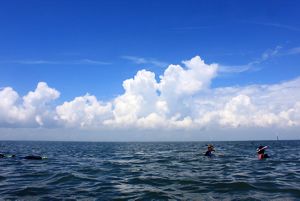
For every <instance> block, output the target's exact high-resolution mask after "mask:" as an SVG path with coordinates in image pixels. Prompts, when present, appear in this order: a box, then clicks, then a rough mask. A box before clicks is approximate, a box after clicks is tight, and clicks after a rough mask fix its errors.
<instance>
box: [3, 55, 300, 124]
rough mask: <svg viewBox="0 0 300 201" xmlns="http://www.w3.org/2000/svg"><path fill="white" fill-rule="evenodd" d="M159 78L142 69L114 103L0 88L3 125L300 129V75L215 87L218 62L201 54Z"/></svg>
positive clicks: (41, 89)
mask: <svg viewBox="0 0 300 201" xmlns="http://www.w3.org/2000/svg"><path fill="white" fill-rule="evenodd" d="M182 64H183V65H169V66H168V67H167V68H166V70H165V71H164V73H163V74H162V75H161V76H159V77H156V75H155V74H154V73H153V72H150V71H147V70H140V71H138V72H137V73H136V75H135V76H134V77H133V78H131V79H127V80H125V81H124V82H123V88H124V93H123V94H121V95H119V96H118V97H116V98H115V99H113V100H112V101H109V102H103V101H101V100H98V99H97V97H95V96H93V95H90V94H86V95H84V96H79V97H75V98H74V99H73V100H71V101H66V102H64V103H63V104H61V105H55V100H56V99H58V98H59V95H60V93H59V92H58V91H57V90H56V89H53V88H51V87H49V86H48V85H47V84H46V83H44V82H40V83H38V85H37V88H36V89H35V90H34V91H31V92H29V93H28V94H27V95H25V96H24V97H20V96H19V95H18V93H17V92H16V91H14V90H13V89H12V88H11V87H5V88H2V89H0V125H1V127H68V128H83V129H131V128H134V129H167V130H172V129H203V128H208V129H209V128H210V127H220V128H223V127H274V126H277V127H283V128H285V127H295V126H300V77H299V78H296V79H294V80H290V81H285V82H282V83H278V84H273V85H250V86H245V87H220V88H211V87H210V84H211V82H212V81H213V79H214V78H215V77H216V76H218V72H219V65H218V64H206V63H205V62H204V61H203V60H202V59H201V58H200V57H199V56H196V57H194V58H192V59H191V60H187V61H183V62H182Z"/></svg>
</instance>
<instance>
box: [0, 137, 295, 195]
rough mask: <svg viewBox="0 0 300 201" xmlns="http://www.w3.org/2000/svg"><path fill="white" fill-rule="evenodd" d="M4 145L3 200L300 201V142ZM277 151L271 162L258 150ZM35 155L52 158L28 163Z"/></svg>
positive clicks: (0, 162)
mask: <svg viewBox="0 0 300 201" xmlns="http://www.w3.org/2000/svg"><path fill="white" fill-rule="evenodd" d="M205 144H206V143H205V142H130V143H129V142H128V143H125V142H123V143H117V142H115V143H108V142H105V143H101V142H13V141H8V142H5V141H1V142H0V149H1V153H9V154H16V155H17V157H16V158H0V167H1V168H0V198H1V199H4V200H5V199H11V200H75V199H76V200H114V199H116V200H151V199H156V200H172V199H173V200H300V169H299V167H300V141H269V142H215V143H214V145H215V148H216V155H217V156H216V157H213V158H207V157H204V156H203V152H204V151H205V149H206V148H205ZM261 144H262V145H269V146H270V149H268V150H267V152H268V154H269V155H270V156H271V158H269V159H267V160H262V161H259V160H257V157H256V155H255V149H256V147H257V146H259V145H261ZM29 154H39V155H43V156H47V157H48V159H47V160H41V161H30V160H24V159H22V157H23V156H25V155H29Z"/></svg>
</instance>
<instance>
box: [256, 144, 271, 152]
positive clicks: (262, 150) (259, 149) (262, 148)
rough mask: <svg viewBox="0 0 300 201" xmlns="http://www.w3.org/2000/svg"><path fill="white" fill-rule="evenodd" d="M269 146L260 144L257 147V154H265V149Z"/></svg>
mask: <svg viewBox="0 0 300 201" xmlns="http://www.w3.org/2000/svg"><path fill="white" fill-rule="evenodd" d="M267 148H268V146H262V145H261V146H259V147H258V148H257V149H256V152H257V154H264V153H265V149H267Z"/></svg>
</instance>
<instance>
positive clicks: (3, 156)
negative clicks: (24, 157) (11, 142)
mask: <svg viewBox="0 0 300 201" xmlns="http://www.w3.org/2000/svg"><path fill="white" fill-rule="evenodd" d="M13 157H15V155H9V154H0V158H13Z"/></svg>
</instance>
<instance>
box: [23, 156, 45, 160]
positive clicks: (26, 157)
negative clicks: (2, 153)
mask: <svg viewBox="0 0 300 201" xmlns="http://www.w3.org/2000/svg"><path fill="white" fill-rule="evenodd" d="M24 159H27V160H42V159H43V158H42V157H41V156H25V157H24Z"/></svg>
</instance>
